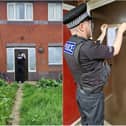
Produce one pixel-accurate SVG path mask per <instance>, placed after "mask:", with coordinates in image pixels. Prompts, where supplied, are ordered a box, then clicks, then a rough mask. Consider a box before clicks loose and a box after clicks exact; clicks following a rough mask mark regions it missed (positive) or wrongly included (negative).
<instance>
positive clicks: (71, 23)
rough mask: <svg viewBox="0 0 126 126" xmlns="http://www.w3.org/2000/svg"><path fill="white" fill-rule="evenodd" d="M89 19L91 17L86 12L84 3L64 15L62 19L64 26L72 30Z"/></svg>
mask: <svg viewBox="0 0 126 126" xmlns="http://www.w3.org/2000/svg"><path fill="white" fill-rule="evenodd" d="M91 19H92V17H91V16H90V15H89V14H88V12H87V5H86V3H83V4H80V5H79V6H77V7H76V8H73V9H72V10H70V11H69V12H68V13H67V14H65V15H64V17H63V23H64V24H66V25H67V27H68V28H70V29H72V28H74V27H76V26H77V25H79V24H80V23H81V22H83V21H85V20H91Z"/></svg>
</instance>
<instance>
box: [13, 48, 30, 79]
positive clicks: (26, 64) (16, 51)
mask: <svg viewBox="0 0 126 126" xmlns="http://www.w3.org/2000/svg"><path fill="white" fill-rule="evenodd" d="M20 51H22V52H23V53H25V56H26V59H25V60H26V61H25V65H24V71H25V72H24V80H25V81H27V80H28V49H15V50H14V61H15V80H16V81H17V76H18V74H19V73H18V72H17V62H16V60H17V56H18V54H19V52H20Z"/></svg>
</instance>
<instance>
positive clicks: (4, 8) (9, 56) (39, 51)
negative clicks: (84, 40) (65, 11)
mask: <svg viewBox="0 0 126 126" xmlns="http://www.w3.org/2000/svg"><path fill="white" fill-rule="evenodd" d="M20 51H22V52H23V53H24V54H25V55H26V61H25V65H24V67H25V80H38V79H39V78H41V77H49V78H58V77H59V74H60V73H61V71H62V3H60V2H55V1H51V2H50V1H48V0H47V1H35V0H30V2H29V1H27V0H25V1H24V2H23V1H20V0H18V1H15V0H11V1H10V0H7V1H0V72H3V73H6V74H7V75H8V77H9V78H10V79H11V80H16V76H17V74H18V73H17V72H16V66H17V62H16V56H17V55H18V53H19V52H20Z"/></svg>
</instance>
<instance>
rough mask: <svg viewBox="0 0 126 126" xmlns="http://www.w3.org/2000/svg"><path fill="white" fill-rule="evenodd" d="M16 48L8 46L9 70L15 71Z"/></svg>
mask: <svg viewBox="0 0 126 126" xmlns="http://www.w3.org/2000/svg"><path fill="white" fill-rule="evenodd" d="M14 70H15V66H14V49H13V48H7V72H14Z"/></svg>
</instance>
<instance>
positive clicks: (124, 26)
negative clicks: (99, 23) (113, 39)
mask: <svg viewBox="0 0 126 126" xmlns="http://www.w3.org/2000/svg"><path fill="white" fill-rule="evenodd" d="M118 30H119V32H125V31H126V23H122V24H121V25H120V26H119V29H118Z"/></svg>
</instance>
